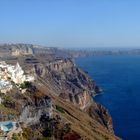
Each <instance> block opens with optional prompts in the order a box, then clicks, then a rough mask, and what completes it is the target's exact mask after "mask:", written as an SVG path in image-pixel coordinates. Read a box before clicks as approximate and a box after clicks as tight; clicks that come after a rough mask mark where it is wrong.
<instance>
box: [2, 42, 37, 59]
mask: <svg viewBox="0 0 140 140" xmlns="http://www.w3.org/2000/svg"><path fill="white" fill-rule="evenodd" d="M33 51H34V50H33V45H28V44H2V45H0V57H10V56H23V55H32V54H33Z"/></svg>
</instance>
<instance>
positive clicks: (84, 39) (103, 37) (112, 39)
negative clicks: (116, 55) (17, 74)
mask: <svg viewBox="0 0 140 140" xmlns="http://www.w3.org/2000/svg"><path fill="white" fill-rule="evenodd" d="M0 43H31V44H40V45H44V46H50V47H76V48H80V47H89V48H91V47H140V0H0Z"/></svg>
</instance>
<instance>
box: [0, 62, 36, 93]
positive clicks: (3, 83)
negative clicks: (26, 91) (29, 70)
mask: <svg viewBox="0 0 140 140" xmlns="http://www.w3.org/2000/svg"><path fill="white" fill-rule="evenodd" d="M33 80H34V77H33V76H29V75H25V74H24V71H23V69H22V68H21V66H20V65H19V63H17V64H16V65H9V64H7V63H6V62H5V61H1V62H0V91H1V92H3V93H5V92H7V91H9V90H11V89H12V84H11V81H13V82H14V83H16V84H21V83H23V82H25V81H33Z"/></svg>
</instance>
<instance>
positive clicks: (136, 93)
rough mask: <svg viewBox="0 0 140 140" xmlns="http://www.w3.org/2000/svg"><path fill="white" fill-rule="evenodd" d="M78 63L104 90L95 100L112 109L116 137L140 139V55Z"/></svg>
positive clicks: (126, 139) (101, 58) (101, 57)
mask: <svg viewBox="0 0 140 140" xmlns="http://www.w3.org/2000/svg"><path fill="white" fill-rule="evenodd" d="M76 63H77V64H78V65H79V66H80V67H82V68H83V69H84V70H85V71H88V73H89V75H90V76H91V77H92V78H93V79H94V80H95V81H96V83H97V84H98V85H99V86H101V87H102V88H103V89H104V94H101V95H99V96H96V98H95V99H96V101H97V102H100V103H102V104H103V105H104V106H106V107H107V108H108V109H109V111H110V113H111V115H112V117H113V124H114V130H115V133H116V135H118V136H120V137H122V138H123V139H124V140H140V56H137V55H135V56H129V55H128V56H94V57H87V58H77V59H76Z"/></svg>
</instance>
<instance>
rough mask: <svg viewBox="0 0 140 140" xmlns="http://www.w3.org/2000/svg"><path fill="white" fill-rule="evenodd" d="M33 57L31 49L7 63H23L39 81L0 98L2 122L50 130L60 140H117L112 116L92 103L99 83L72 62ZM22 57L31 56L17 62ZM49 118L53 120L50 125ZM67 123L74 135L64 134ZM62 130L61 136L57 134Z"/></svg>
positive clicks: (36, 80)
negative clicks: (66, 138) (69, 137)
mask: <svg viewBox="0 0 140 140" xmlns="http://www.w3.org/2000/svg"><path fill="white" fill-rule="evenodd" d="M25 48H26V47H25ZM9 49H10V50H12V48H10V47H9ZM37 49H39V48H37ZM25 50H26V49H25ZM13 52H18V49H15V50H14V51H13ZM32 53H34V52H32V51H30V47H29V48H28V50H26V51H23V50H22V51H21V52H20V51H19V52H18V53H13V54H14V55H16V58H14V60H12V58H11V59H9V60H7V61H8V63H11V62H13V61H14V62H16V61H18V60H20V63H21V65H22V66H23V69H24V70H25V72H26V73H30V74H32V75H34V77H35V78H36V79H35V81H34V83H32V84H30V86H28V88H27V89H26V91H25V92H24V93H22V92H21V91H20V90H19V89H17V87H16V85H15V88H14V90H13V91H11V93H10V94H8V95H3V94H2V95H1V94H0V97H1V98H2V100H3V102H2V104H1V105H0V120H1V121H3V120H9V119H10V120H18V121H20V122H24V123H25V124H26V123H27V125H29V124H30V125H31V126H32V125H33V126H34V125H36V126H35V128H36V129H37V130H38V129H39V130H45V129H47V130H48V127H49V130H50V129H53V130H54V131H55V132H53V134H54V135H55V138H56V139H58V140H59V139H63V137H67V136H70V135H72V137H74V136H77V137H79V138H83V139H89V140H93V139H99V140H102V139H111V140H115V139H118V138H117V137H115V136H114V134H113V127H112V119H111V116H110V114H109V113H108V111H107V110H106V109H105V108H104V107H103V106H102V105H100V104H97V103H96V102H95V101H93V99H92V98H93V95H95V94H97V93H98V92H99V91H100V88H99V87H98V86H97V85H96V82H95V81H94V80H92V79H91V78H90V77H89V76H88V74H87V73H85V72H84V71H83V70H82V69H80V68H79V67H77V66H76V64H75V63H74V62H73V61H72V60H71V59H69V58H58V57H57V55H55V56H50V55H49V57H48V55H43V56H42V55H38V54H35V53H34V55H31V54H32ZM19 54H20V56H21V55H23V56H24V55H25V54H30V55H29V56H26V57H25V56H24V57H22V58H21V57H20V59H18V55H19ZM47 116H49V118H51V119H49V121H48V117H47ZM48 122H49V123H48ZM67 123H70V124H71V125H72V126H71V127H70V128H71V129H72V131H70V129H68V130H69V131H64V130H65V124H67ZM58 124H59V127H58ZM46 126H47V127H46ZM60 126H61V127H62V129H61V131H62V132H61V133H60V134H58V132H60V130H59V131H58V128H60ZM40 127H41V128H40ZM35 128H34V129H33V131H34V130H35ZM68 128H69V127H68ZM64 132H65V133H64ZM41 134H44V132H42V131H41ZM65 134H66V135H65ZM73 134H75V135H74V136H73ZM58 135H59V136H58ZM31 138H33V137H32V136H31Z"/></svg>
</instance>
